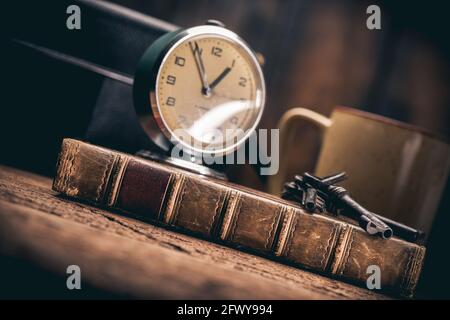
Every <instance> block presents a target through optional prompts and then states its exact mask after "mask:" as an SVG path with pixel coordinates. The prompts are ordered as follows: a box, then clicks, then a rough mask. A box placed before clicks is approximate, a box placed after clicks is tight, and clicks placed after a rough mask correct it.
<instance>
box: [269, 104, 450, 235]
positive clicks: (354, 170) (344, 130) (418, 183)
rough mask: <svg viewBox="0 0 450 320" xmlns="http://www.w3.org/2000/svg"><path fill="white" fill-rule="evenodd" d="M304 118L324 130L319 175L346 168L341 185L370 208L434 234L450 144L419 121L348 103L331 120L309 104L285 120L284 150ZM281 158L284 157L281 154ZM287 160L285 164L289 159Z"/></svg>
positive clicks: (274, 180) (274, 186) (279, 178)
mask: <svg viewBox="0 0 450 320" xmlns="http://www.w3.org/2000/svg"><path fill="white" fill-rule="evenodd" d="M299 121H307V122H311V123H313V124H314V125H316V127H317V128H318V129H320V132H321V133H322V145H321V149H320V153H319V158H318V161H317V162H316V168H315V174H316V175H318V176H327V175H330V174H334V173H336V172H340V171H345V172H347V174H348V176H349V178H348V179H347V180H346V181H344V182H343V183H342V184H341V185H342V186H344V187H345V188H347V190H348V191H349V192H350V194H351V195H352V196H353V197H354V198H355V200H357V201H358V202H360V203H361V204H362V205H363V206H365V207H367V208H368V209H369V210H371V211H373V212H375V213H378V214H380V215H383V216H385V217H388V218H390V219H393V220H397V221H399V222H402V223H405V224H407V225H409V226H411V227H414V228H417V229H420V230H423V231H425V232H426V233H427V234H429V232H430V229H431V226H432V223H433V219H434V216H435V214H436V211H437V209H438V205H439V202H440V198H441V195H442V192H443V190H444V187H445V183H446V181H447V176H448V172H449V168H450V145H449V144H448V143H447V142H445V141H444V139H442V138H439V137H437V136H436V135H433V134H431V133H429V132H426V131H425V130H423V129H421V128H418V127H416V126H413V125H409V124H406V123H402V122H399V121H396V120H393V119H389V118H385V117H382V116H379V115H375V114H371V113H368V112H364V111H360V110H357V109H352V108H347V107H336V108H335V109H334V110H333V112H332V114H331V117H330V118H327V117H325V116H323V115H320V114H318V113H316V112H314V111H311V110H308V109H305V108H294V109H291V110H289V111H287V112H286V113H285V114H284V115H283V117H282V118H281V120H280V123H279V128H280V153H281V154H283V153H284V154H283V156H284V159H287V157H288V155H286V151H287V150H288V149H289V148H288V146H289V145H292V143H293V142H291V141H288V140H289V135H290V134H292V129H293V128H294V127H295V126H296V125H297V124H298V122H299ZM280 158H281V157H280ZM283 162H284V163H283ZM285 163H287V161H283V159H281V160H280V170H279V172H278V174H277V175H275V176H272V177H270V178H269V181H268V187H269V192H271V193H272V194H277V195H279V194H280V191H281V189H282V185H283V183H284V182H285V181H287V180H292V177H286V165H285Z"/></svg>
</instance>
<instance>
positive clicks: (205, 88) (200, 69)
mask: <svg viewBox="0 0 450 320" xmlns="http://www.w3.org/2000/svg"><path fill="white" fill-rule="evenodd" d="M189 46H190V47H191V51H192V54H193V55H194V59H195V64H196V65H197V70H198V73H199V75H200V79H201V81H202V93H203V94H204V95H206V96H208V95H209V94H210V92H211V88H210V86H209V84H208V78H207V77H206V72H205V66H204V65H203V60H202V57H201V51H200V48H199V46H198V44H197V42H195V41H194V44H192V42H189Z"/></svg>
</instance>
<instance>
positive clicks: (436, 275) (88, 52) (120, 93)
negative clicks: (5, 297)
mask: <svg viewBox="0 0 450 320" xmlns="http://www.w3.org/2000/svg"><path fill="white" fill-rule="evenodd" d="M115 2H117V3H119V4H121V5H124V6H126V7H129V8H132V9H135V10H137V11H140V12H142V13H145V14H148V15H151V16H154V17H157V18H159V19H162V20H165V21H168V22H170V23H173V24H175V25H179V26H183V27H189V26H193V25H198V24H202V23H204V21H205V20H207V19H210V18H214V19H219V20H221V21H223V22H224V23H225V24H226V25H227V27H228V28H230V29H232V30H233V31H235V32H237V33H238V34H240V35H241V36H242V37H243V38H244V39H246V40H247V41H248V42H249V44H250V45H251V46H252V47H253V48H254V49H255V50H256V51H258V52H261V53H262V54H263V55H264V57H265V60H266V64H265V66H264V73H265V77H266V81H267V87H268V102H267V106H266V112H265V114H264V116H263V119H262V122H261V125H260V127H261V128H274V127H275V126H276V123H277V121H278V119H279V118H280V116H281V115H282V113H283V112H284V111H286V110H287V109H289V108H291V107H294V106H302V107H308V108H311V109H313V110H316V111H318V112H320V113H323V114H325V115H329V114H330V113H331V110H332V108H333V106H334V105H347V106H353V107H356V108H360V109H363V110H367V111H370V112H374V113H378V114H381V115H384V116H388V117H392V118H395V119H398V120H401V121H405V122H408V123H412V124H416V125H419V126H421V127H424V128H426V129H428V130H430V131H433V132H436V133H439V134H441V135H442V136H444V137H446V138H447V139H448V138H449V137H450V126H449V119H450V115H449V112H450V108H449V107H450V94H449V90H448V89H449V81H450V79H449V70H450V68H449V63H450V45H449V41H448V38H449V37H448V31H449V30H448V29H449V28H448V26H447V17H446V14H447V11H446V10H445V9H446V8H445V7H444V5H442V4H441V3H443V2H440V1H426V2H414V1H369V2H368V1H351V0H344V1H342V0H340V1H337V0H335V1H332V0H322V1H314V0H297V1H294V0H285V1H274V0H258V1H256V0H253V1H238V0H227V1H224V0H222V1H217V0H214V1H211V0H210V1H207V0H193V1H183V0H164V1H155V0H148V1H142V0H116V1H115ZM68 3H69V4H71V3H76V1H71V2H68V1H14V2H11V3H9V4H8V5H7V6H6V7H5V8H4V9H2V13H3V14H4V17H3V18H2V22H3V23H4V25H5V27H4V28H3V32H2V34H1V37H2V41H1V43H2V47H3V48H2V59H1V64H0V66H1V68H2V71H3V72H2V73H3V84H2V95H3V97H4V99H3V100H2V104H1V108H0V124H1V125H0V135H1V140H0V141H1V145H0V147H1V149H0V163H3V164H6V165H11V166H14V167H19V168H22V169H26V170H31V171H34V172H38V173H41V174H44V175H48V176H52V175H53V170H54V165H55V160H56V156H57V152H58V149H59V146H60V142H61V139H62V138H63V137H76V138H82V139H85V140H88V141H91V142H93V143H97V144H101V145H104V146H108V147H112V148H114V149H119V150H122V151H126V152H136V151H137V150H138V149H141V148H145V147H147V146H148V143H149V141H148V139H147V138H146V136H145V135H144V134H143V131H142V129H141V128H140V127H139V125H138V123H137V119H136V115H135V114H134V111H133V106H132V99H131V91H130V88H128V87H127V86H125V85H122V84H120V83H117V82H114V81H110V80H105V79H104V78H102V77H101V76H98V75H94V74H92V73H91V72H88V71H85V70H81V69H79V68H75V67H72V66H68V65H66V64H64V63H61V62H57V61H54V60H53V59H50V58H48V57H45V56H42V55H40V54H37V53H36V52H34V51H33V50H30V49H26V48H24V47H23V46H21V45H18V44H17V43H14V42H11V39H12V38H15V39H25V40H28V41H31V42H33V43H37V44H40V45H45V46H48V47H52V48H54V49H58V50H61V51H64V52H69V53H76V54H77V55H81V56H84V57H86V58H89V59H90V60H92V61H94V62H98V63H100V62H104V63H105V64H106V65H107V66H108V67H112V68H114V69H117V70H118V71H120V72H123V73H126V74H130V75H132V74H133V73H134V68H135V65H136V63H137V60H138V59H139V56H140V54H142V52H143V50H145V48H146V46H147V45H148V44H149V43H151V42H152V41H153V40H154V39H156V38H157V37H158V36H159V35H160V34H162V32H161V31H158V30H156V31H155V30H149V29H148V28H146V26H145V25H140V24H136V25H134V24H132V23H131V24H127V23H126V22H123V23H119V22H117V21H116V22H117V24H116V22H113V23H111V25H109V24H108V22H105V20H103V19H102V18H101V17H100V18H99V17H97V16H96V15H95V14H90V12H89V11H87V13H86V14H85V11H83V9H82V30H81V31H68V30H67V29H66V28H65V19H66V18H67V14H66V13H65V8H66V7H67V5H68ZM370 4H377V5H379V6H380V7H381V9H382V30H373V31H372V30H368V29H367V28H366V18H367V14H366V8H367V6H368V5H370ZM105 19H106V18H105ZM77 32H78V33H77ZM98 39H101V41H98ZM119 40H120V41H119ZM124 41H125V42H124ZM124 43H125V44H126V45H125V46H124V45H123V44H124ZM310 129H311V128H308V127H305V128H302V129H298V130H297V137H298V138H297V139H296V141H298V145H296V146H292V150H290V153H289V159H288V160H289V172H290V173H295V172H299V171H304V170H307V169H311V168H312V167H313V165H314V162H313V161H311V160H307V159H310V158H313V157H309V156H308V157H305V155H307V154H313V155H315V154H317V151H318V150H317V146H318V137H317V136H316V135H315V134H314V132H313V131H312V130H310ZM299 146H301V148H300V147H299ZM300 149H301V150H300ZM241 170H242V171H243V172H239V173H238V174H234V175H232V179H233V180H235V181H236V182H238V183H243V184H247V185H250V186H253V187H257V188H262V185H261V184H260V183H259V182H258V181H257V179H255V177H254V176H253V174H252V173H251V172H250V171H249V170H246V169H241ZM237 177H239V178H237ZM449 194H450V192H449V186H448V183H447V190H446V192H445V196H444V199H443V201H442V204H441V207H440V210H439V214H438V216H437V218H436V221H435V226H434V227H433V232H432V234H431V235H430V238H429V245H428V254H427V260H426V264H425V269H424V272H423V276H422V278H421V281H420V284H419V292H418V293H419V297H420V296H422V297H428V298H433V297H438V298H442V297H447V298H450V280H449V278H448V277H447V271H448V268H449V261H448V258H447V255H448V246H449V244H450V240H449V239H448V234H447V228H448V227H449V226H450V204H449V203H450V196H449Z"/></svg>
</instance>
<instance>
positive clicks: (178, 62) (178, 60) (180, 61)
mask: <svg viewBox="0 0 450 320" xmlns="http://www.w3.org/2000/svg"><path fill="white" fill-rule="evenodd" d="M185 63H186V59H185V58H183V57H179V56H175V64H176V65H178V66H180V67H184V64H185Z"/></svg>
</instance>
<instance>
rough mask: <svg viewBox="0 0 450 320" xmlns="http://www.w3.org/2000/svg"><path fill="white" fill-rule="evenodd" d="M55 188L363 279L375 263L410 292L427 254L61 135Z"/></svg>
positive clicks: (398, 290)
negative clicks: (61, 141)
mask: <svg viewBox="0 0 450 320" xmlns="http://www.w3.org/2000/svg"><path fill="white" fill-rule="evenodd" d="M53 189H54V190H55V191H58V192H60V193H62V194H64V195H66V196H69V197H73V198H76V199H80V200H84V201H89V202H91V203H94V204H96V205H98V206H103V207H109V208H114V209H118V210H120V211H123V212H126V213H130V214H132V215H134V216H136V217H138V218H140V219H142V220H146V221H150V222H157V223H159V224H162V225H165V226H170V227H172V228H175V229H177V230H180V231H183V232H187V233H189V234H191V235H195V236H199V237H202V238H206V239H209V240H211V241H216V242H220V243H222V244H226V245H230V246H232V247H235V248H238V249H243V250H247V251H251V252H254V253H257V254H260V255H264V256H266V257H268V258H271V259H276V260H278V261H280V262H284V263H288V264H290V265H293V266H298V267H301V268H305V269H309V270H313V271H315V272H319V273H321V274H324V275H328V276H330V277H334V278H337V279H340V280H344V281H347V282H350V283H354V284H357V285H360V286H362V287H366V281H367V278H368V277H369V276H370V274H368V273H367V269H368V267H369V266H371V265H377V266H379V267H380V270H381V290H382V291H384V292H390V293H393V294H400V295H402V296H407V297H410V296H412V295H413V293H414V290H415V287H416V284H417V281H418V278H419V275H420V272H421V269H422V264H423V260H424V255H425V248H424V247H422V246H419V245H417V244H413V243H409V242H406V241H403V240H401V239H398V238H391V239H389V240H384V239H381V238H377V237H373V236H370V235H368V234H366V233H365V232H364V231H363V230H362V229H361V228H359V227H358V226H356V225H353V224H350V223H346V222H344V221H341V220H337V219H334V218H333V217H329V216H326V215H322V214H320V215H319V214H310V213H307V212H305V211H303V210H302V209H301V208H300V207H297V206H295V205H293V204H291V203H289V202H287V201H284V200H282V199H279V198H277V197H273V196H271V195H269V194H265V193H262V192H258V191H255V190H251V189H247V188H244V187H242V186H238V185H233V184H231V183H228V182H224V181H221V180H215V179H211V178H205V177H203V176H200V175H197V174H194V173H190V172H187V171H183V170H180V169H176V168H173V167H170V166H167V165H163V164H160V163H157V162H153V161H149V160H145V159H141V158H139V157H135V156H131V155H127V154H124V153H120V152H116V151H112V150H108V149H105V148H101V147H98V146H94V145H91V144H88V143H85V142H81V141H78V140H73V139H64V141H63V143H62V148H61V152H60V155H59V159H58V164H57V172H56V176H55V179H54V181H53Z"/></svg>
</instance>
